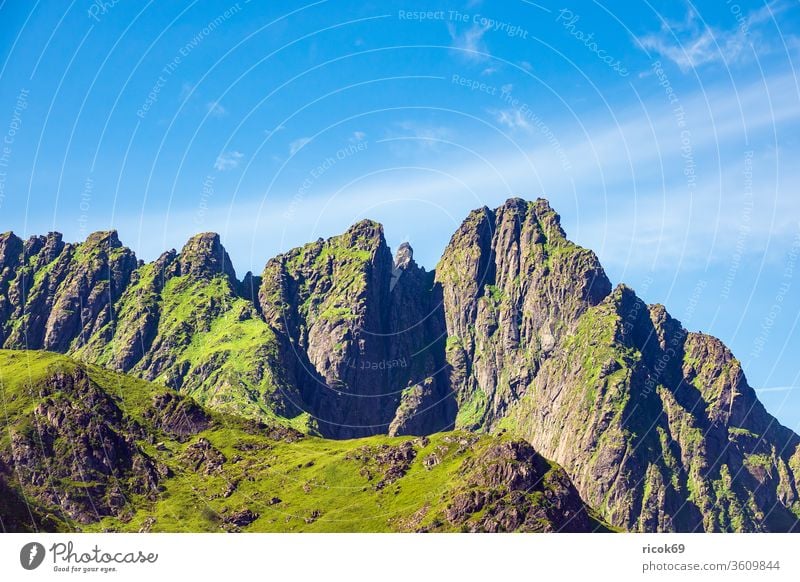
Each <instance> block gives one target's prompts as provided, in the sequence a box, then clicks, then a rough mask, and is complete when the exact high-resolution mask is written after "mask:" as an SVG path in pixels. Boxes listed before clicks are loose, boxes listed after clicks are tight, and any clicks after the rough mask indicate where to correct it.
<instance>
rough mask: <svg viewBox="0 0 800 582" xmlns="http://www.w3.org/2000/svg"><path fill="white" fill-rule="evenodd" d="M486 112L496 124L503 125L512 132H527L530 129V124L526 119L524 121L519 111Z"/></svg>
mask: <svg viewBox="0 0 800 582" xmlns="http://www.w3.org/2000/svg"><path fill="white" fill-rule="evenodd" d="M487 111H488V113H489V114H490V115H491V116H492V117H494V120H495V122H496V123H498V124H500V125H503V126H505V127H507V128H508V129H511V130H512V131H514V130H519V129H522V130H525V131H528V130H530V129H531V124H530V123H529V122H528V120H527V119H525V116H524V115H523V114H522V112H521V111H520V110H519V109H514V108H509V109H489V110H487Z"/></svg>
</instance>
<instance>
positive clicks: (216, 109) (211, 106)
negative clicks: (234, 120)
mask: <svg viewBox="0 0 800 582" xmlns="http://www.w3.org/2000/svg"><path fill="white" fill-rule="evenodd" d="M206 110H207V111H208V114H209V115H211V116H212V117H224V116H225V115H227V114H228V110H227V109H225V108H224V107H223V106H222V105H221V104H220V103H219V101H211V102H209V103H206Z"/></svg>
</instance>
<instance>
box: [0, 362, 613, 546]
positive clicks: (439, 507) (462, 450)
mask: <svg viewBox="0 0 800 582" xmlns="http://www.w3.org/2000/svg"><path fill="white" fill-rule="evenodd" d="M0 370H2V374H3V377H2V386H3V395H4V398H5V402H6V404H7V408H6V416H5V427H4V428H5V430H4V431H3V433H2V437H0V489H2V491H3V493H4V495H3V496H2V498H0V510H2V511H0V526H2V528H3V530H4V531H36V530H39V529H45V530H48V531H132V532H137V531H153V532H155V531H190V532H200V531H376V532H377V531H487V532H494V531H531V532H534V531H576V532H588V531H607V530H608V528H607V527H606V526H605V525H604V524H603V523H602V522H600V521H598V520H597V519H596V518H595V517H594V516H593V515H592V513H591V511H590V510H588V508H587V507H586V506H585V504H584V503H583V502H582V500H581V499H580V496H579V495H578V493H577V491H576V490H575V488H574V486H573V485H572V483H571V482H570V480H569V478H568V477H567V475H566V473H564V471H563V470H562V469H561V468H559V467H558V466H556V465H554V464H552V463H549V462H548V461H546V460H545V459H543V458H542V457H541V456H540V455H538V454H537V453H536V452H535V451H534V449H533V447H531V446H530V445H529V444H528V443H526V442H525V441H523V440H515V439H513V438H511V437H508V436H502V437H501V436H489V435H475V434H471V433H466V432H460V433H459V432H451V433H443V434H438V435H434V436H431V437H430V438H428V437H417V438H412V437H405V438H391V437H371V438H366V439H359V440H353V441H332V440H323V439H319V438H315V437H309V436H304V435H303V434H302V433H300V432H298V431H295V430H293V429H288V428H283V427H279V426H275V425H266V424H262V423H258V422H255V421H246V420H243V419H241V418H237V417H233V416H228V415H221V414H218V413H215V412H210V411H206V410H203V409H202V408H201V407H200V406H198V405H197V404H195V402H194V401H193V400H192V399H191V398H189V397H185V396H182V395H180V394H177V393H176V392H175V391H173V390H170V389H167V388H165V387H163V386H158V385H156V384H152V383H148V382H145V381H142V380H138V379H135V378H132V377H130V376H126V375H121V374H117V373H114V372H110V371H108V370H106V369H104V368H100V367H96V366H91V365H86V364H83V363H80V362H77V361H75V360H72V359H70V358H68V357H65V356H61V355H57V354H53V353H47V352H32V351H17V352H12V351H0ZM10 378H13V379H10Z"/></svg>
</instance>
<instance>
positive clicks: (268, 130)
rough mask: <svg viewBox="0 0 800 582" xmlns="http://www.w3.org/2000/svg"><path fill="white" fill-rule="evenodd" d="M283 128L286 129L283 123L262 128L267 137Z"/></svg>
mask: <svg viewBox="0 0 800 582" xmlns="http://www.w3.org/2000/svg"><path fill="white" fill-rule="evenodd" d="M284 129H286V127H285V126H283V125H278V126H277V127H275V128H274V129H265V130H264V135H266V136H267V137H272V136H273V135H275V134H276V133H278V132H279V131H283V130H284Z"/></svg>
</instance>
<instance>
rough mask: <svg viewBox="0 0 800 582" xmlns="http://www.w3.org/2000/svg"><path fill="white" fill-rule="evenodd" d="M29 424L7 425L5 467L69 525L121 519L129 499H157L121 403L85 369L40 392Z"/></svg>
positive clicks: (58, 376)
mask: <svg viewBox="0 0 800 582" xmlns="http://www.w3.org/2000/svg"><path fill="white" fill-rule="evenodd" d="M36 390H37V392H36V397H37V400H36V402H37V404H36V407H35V409H34V410H33V413H32V414H31V415H29V416H28V418H27V423H24V424H23V423H17V424H16V425H14V424H11V425H9V430H10V439H11V446H10V450H8V451H0V463H1V464H2V465H4V466H6V467H9V468H13V475H14V478H15V479H16V480H17V481H18V482H19V483H20V484H21V485H22V487H23V489H24V490H26V491H27V492H28V493H29V494H33V496H34V497H36V498H37V499H38V500H39V502H41V503H44V504H47V505H51V506H56V507H59V508H60V510H61V511H62V512H63V513H64V515H65V516H66V517H67V518H68V519H72V520H75V521H77V522H79V523H91V522H94V521H97V520H99V519H101V518H103V517H105V516H109V515H120V514H121V513H122V512H123V511H124V510H125V506H126V504H127V503H128V501H127V499H128V497H130V496H131V495H141V496H145V497H150V498H154V497H155V495H156V494H157V492H158V481H159V476H158V472H157V470H156V467H155V464H154V463H153V460H152V459H151V458H150V457H149V456H148V455H147V454H146V453H145V452H144V451H142V450H141V448H140V447H139V446H138V445H137V443H136V439H137V438H141V436H142V429H141V427H140V426H138V425H136V424H135V423H131V422H128V421H127V419H126V418H125V417H124V414H123V412H122V410H121V409H120V408H119V406H118V405H117V403H116V402H114V400H113V399H112V398H111V397H110V396H109V395H108V394H107V393H106V392H105V391H104V390H103V389H102V388H100V387H99V386H98V385H97V384H96V383H95V382H93V381H92V380H91V379H90V378H89V376H88V375H87V374H86V372H85V371H83V370H82V369H80V368H76V369H74V370H72V371H61V372H57V373H55V374H53V375H52V376H51V377H50V378H49V379H48V380H47V381H46V382H45V383H43V384H41V385H38V386H36Z"/></svg>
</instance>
